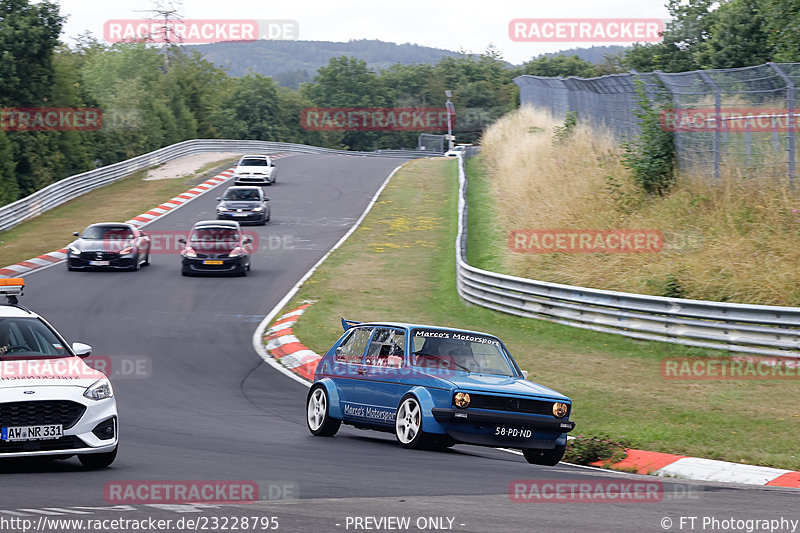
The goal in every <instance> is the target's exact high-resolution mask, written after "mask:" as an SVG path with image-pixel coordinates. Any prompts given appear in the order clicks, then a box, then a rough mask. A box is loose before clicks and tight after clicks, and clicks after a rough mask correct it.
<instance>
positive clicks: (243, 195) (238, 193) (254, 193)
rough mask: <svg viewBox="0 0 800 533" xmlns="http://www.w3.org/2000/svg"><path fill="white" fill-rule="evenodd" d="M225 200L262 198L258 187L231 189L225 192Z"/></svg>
mask: <svg viewBox="0 0 800 533" xmlns="http://www.w3.org/2000/svg"><path fill="white" fill-rule="evenodd" d="M222 199H223V200H260V199H261V194H260V193H259V190H258V189H231V190H229V191H228V192H226V193H225V196H224V197H223V198H222Z"/></svg>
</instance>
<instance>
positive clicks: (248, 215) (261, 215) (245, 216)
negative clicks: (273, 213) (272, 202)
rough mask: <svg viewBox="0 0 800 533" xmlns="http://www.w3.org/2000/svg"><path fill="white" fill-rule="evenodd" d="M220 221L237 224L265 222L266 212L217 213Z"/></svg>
mask: <svg viewBox="0 0 800 533" xmlns="http://www.w3.org/2000/svg"><path fill="white" fill-rule="evenodd" d="M217 219H218V220H235V221H237V222H264V221H266V220H267V212H266V211H242V212H238V211H217Z"/></svg>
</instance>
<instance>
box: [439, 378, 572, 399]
mask: <svg viewBox="0 0 800 533" xmlns="http://www.w3.org/2000/svg"><path fill="white" fill-rule="evenodd" d="M446 380H447V381H449V382H450V383H452V384H453V385H454V386H455V387H457V388H458V389H460V390H464V391H466V392H481V393H489V394H491V393H493V394H516V395H520V396H538V397H541V396H546V397H548V398H553V399H561V400H566V401H569V398H567V397H566V396H564V395H563V394H561V393H559V392H556V391H554V390H553V389H548V388H547V387H543V386H541V385H539V384H537V383H533V382H532V381H527V380H525V379H522V378H516V377H510V376H496V375H490V374H467V373H464V374H461V373H458V374H456V375H452V376H448V377H447V378H446Z"/></svg>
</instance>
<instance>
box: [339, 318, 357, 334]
mask: <svg viewBox="0 0 800 533" xmlns="http://www.w3.org/2000/svg"><path fill="white" fill-rule="evenodd" d="M358 324H361V322H356V321H355V320H345V319H344V318H343V319H342V329H343V330H345V331H347V330H348V329H350V328H352V327H353V326H357V325H358Z"/></svg>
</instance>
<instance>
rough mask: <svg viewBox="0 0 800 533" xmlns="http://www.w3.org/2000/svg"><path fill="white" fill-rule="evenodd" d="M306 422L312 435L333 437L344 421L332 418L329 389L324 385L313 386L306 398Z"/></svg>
mask: <svg viewBox="0 0 800 533" xmlns="http://www.w3.org/2000/svg"><path fill="white" fill-rule="evenodd" d="M306 424H307V425H308V430H309V431H310V432H311V434H312V435H315V436H317V437H333V436H334V435H336V432H337V431H339V428H340V427H341V425H342V421H341V420H338V419H336V418H331V414H330V400H329V399H328V391H327V389H326V388H325V387H324V386H322V385H317V386H315V387H311V390H310V391H309V392H308V397H307V398H306Z"/></svg>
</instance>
